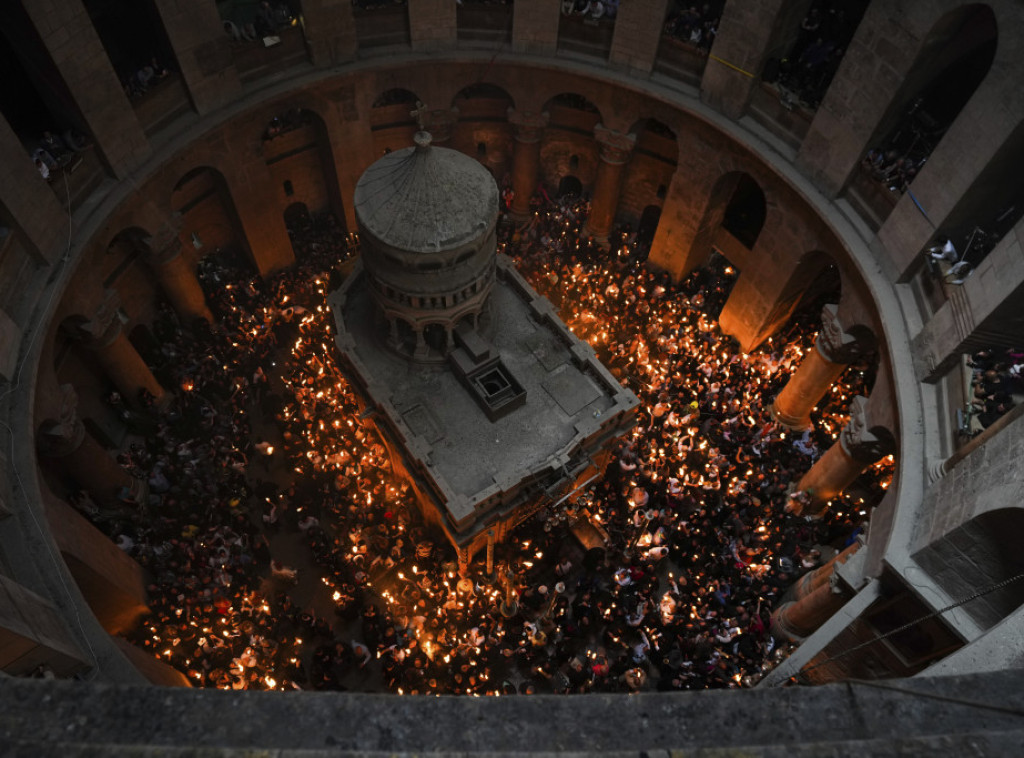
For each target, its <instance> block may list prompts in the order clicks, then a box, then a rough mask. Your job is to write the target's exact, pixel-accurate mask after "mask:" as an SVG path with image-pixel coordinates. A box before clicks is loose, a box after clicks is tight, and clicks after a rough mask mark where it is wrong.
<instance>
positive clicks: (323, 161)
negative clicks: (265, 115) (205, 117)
mask: <svg viewBox="0 0 1024 758" xmlns="http://www.w3.org/2000/svg"><path fill="white" fill-rule="evenodd" d="M318 104H319V105H321V106H322V104H320V103H318ZM262 152H263V158H264V160H265V162H266V164H267V171H268V173H269V174H270V179H271V182H272V183H273V185H274V188H275V189H274V197H275V198H276V199H277V201H278V203H279V204H280V207H281V209H282V211H284V210H285V209H286V208H287V206H289V205H291V204H293V203H295V202H302V203H304V204H305V205H306V206H307V207H308V208H309V209H310V212H311V213H314V214H316V213H322V212H325V211H332V212H333V213H334V215H335V216H336V217H337V218H339V219H342V220H343V219H344V218H345V208H344V203H343V201H342V196H341V188H340V185H339V182H338V175H337V169H336V166H337V163H336V161H335V158H334V150H333V147H332V145H331V137H330V133H329V130H328V128H327V123H326V121H325V120H324V118H323V117H322V116H321V115H320V113H319V112H318V111H317V109H316V108H311V107H308V106H307V105H305V104H303V105H297V106H294V107H290V108H286V109H279V111H278V112H277V113H276V114H275V115H274V116H273V117H272V118H271V119H270V121H269V122H268V124H267V127H266V129H265V130H264V132H263V141H262Z"/></svg>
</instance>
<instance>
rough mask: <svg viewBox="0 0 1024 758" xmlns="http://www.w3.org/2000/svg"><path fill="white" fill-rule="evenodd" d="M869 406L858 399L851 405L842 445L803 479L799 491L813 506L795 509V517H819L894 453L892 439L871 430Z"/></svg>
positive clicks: (836, 445)
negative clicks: (876, 465) (808, 497)
mask: <svg viewBox="0 0 1024 758" xmlns="http://www.w3.org/2000/svg"><path fill="white" fill-rule="evenodd" d="M867 402H868V399H867V398H866V397H861V396H859V395H858V396H857V397H855V398H853V400H852V401H851V402H850V421H849V423H847V425H846V426H845V427H843V430H842V432H840V433H839V441H838V442H836V443H835V444H833V445H832V447H830V448H829V449H828V450H827V451H826V452H825V454H824V455H823V456H821V458H819V459H818V460H817V462H816V463H815V464H814V465H813V466H812V467H811V470H810V471H808V472H807V473H806V474H804V475H803V478H801V479H800V484H799V485H798V487H799V489H801V490H803V491H804V492H806V493H808V495H810V502H809V504H808V505H805V506H799V505H796V507H795V508H794V513H797V514H802V515H807V516H820V515H821V514H822V513H824V512H825V509H826V508H827V507H828V501H829V500H831V499H832V498H834V497H836V496H837V495H840V494H842V492H843V490H845V489H846V488H847V487H848V486H849V485H850V484H852V483H853V481H854V479H856V478H857V477H858V476H860V475H861V474H862V473H863V472H864V471H865V469H867V467H868V466H870V465H871V464H873V463H876V462H877V461H879V460H881V459H882V458H883V457H885V456H886V455H889V454H890V453H892V452H893V449H894V445H893V442H892V439H891V437H889V435H888V434H887V433H886V432H885V431H884V430H877V431H876V429H877V428H872V427H870V426H869V419H868V413H867ZM794 503H796V501H794Z"/></svg>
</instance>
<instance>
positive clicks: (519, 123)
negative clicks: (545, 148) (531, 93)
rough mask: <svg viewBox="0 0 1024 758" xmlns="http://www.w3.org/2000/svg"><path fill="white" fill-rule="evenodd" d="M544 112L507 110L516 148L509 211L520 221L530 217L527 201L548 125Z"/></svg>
mask: <svg viewBox="0 0 1024 758" xmlns="http://www.w3.org/2000/svg"><path fill="white" fill-rule="evenodd" d="M548 118H549V114H548V112H547V111H544V112H542V113H534V112H532V111H519V110H516V109H515V108H509V109H508V122H509V123H510V124H512V129H513V132H514V134H515V140H516V147H515V154H514V155H513V157H512V207H511V209H510V210H511V211H512V214H513V215H514V216H518V217H520V218H523V217H525V216H526V215H527V213H529V210H530V198H531V197H532V196H533V190H534V189H535V188H536V187H537V176H538V174H539V173H540V141H541V138H542V137H543V136H544V129H545V127H547V125H548Z"/></svg>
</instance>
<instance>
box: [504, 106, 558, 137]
mask: <svg viewBox="0 0 1024 758" xmlns="http://www.w3.org/2000/svg"><path fill="white" fill-rule="evenodd" d="M550 118H551V114H549V113H548V112H547V111H541V112H539V113H538V112H536V111H530V110H517V109H515V108H509V109H508V122H509V123H510V124H512V127H513V129H514V135H515V138H516V142H525V143H528V144H529V143H533V142H540V139H541V137H542V136H543V135H544V129H546V128H547V125H548V121H549V120H550Z"/></svg>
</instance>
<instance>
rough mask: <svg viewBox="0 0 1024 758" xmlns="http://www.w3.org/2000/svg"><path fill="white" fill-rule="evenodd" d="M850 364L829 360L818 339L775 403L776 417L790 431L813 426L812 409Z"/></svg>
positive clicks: (773, 413)
mask: <svg viewBox="0 0 1024 758" xmlns="http://www.w3.org/2000/svg"><path fill="white" fill-rule="evenodd" d="M847 365H848V364H846V363H834V362H832V361H830V360H829V359H828V358H826V357H825V355H824V353H823V352H822V350H821V343H820V341H819V340H815V342H814V347H812V348H811V349H810V351H809V352H808V353H807V355H806V356H805V357H804V361H803V363H801V364H800V368H798V369H797V370H796V373H795V374H793V375H792V376H791V377H790V378H789V381H788V382H787V383H786V386H785V387H783V388H782V392H780V393H779V394H778V396H777V397H776V398H775V402H774V403H772V416H773V417H774V418H775V420H776V421H777V422H779V423H780V424H782V425H783V426H785V427H788V428H790V429H807V428H808V427H810V426H811V410H813V408H814V406H816V405H817V404H818V401H819V400H821V398H822V397H824V395H825V393H826V392H828V390H829V388H830V387H831V386H832V385H833V384H834V383H835V381H836V379H838V378H839V376H840V375H841V374H842V373H843V371H845V370H846V367H847Z"/></svg>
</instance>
